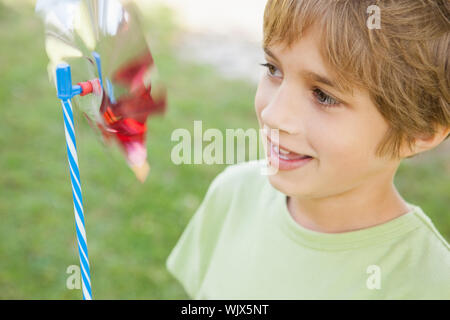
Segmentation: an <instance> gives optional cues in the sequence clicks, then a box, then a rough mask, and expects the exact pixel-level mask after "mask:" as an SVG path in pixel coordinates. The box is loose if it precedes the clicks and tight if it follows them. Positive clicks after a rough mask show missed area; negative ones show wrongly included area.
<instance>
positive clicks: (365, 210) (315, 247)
mask: <svg viewBox="0 0 450 320" xmlns="http://www.w3.org/2000/svg"><path fill="white" fill-rule="evenodd" d="M374 2H375V4H376V5H377V6H378V8H379V10H380V18H381V24H380V27H381V28H379V29H377V28H375V29H371V28H368V26H367V25H366V21H367V17H368V15H367V13H366V12H367V8H368V7H369V6H370V5H373V4H374ZM449 43H450V21H449V7H448V5H445V4H444V2H443V1H438V0H435V1H432V0H429V1H425V0H422V1H417V0H403V1H374V0H370V1H363V0H360V1H354V0H351V1H350V0H335V1H323V0H269V1H268V3H267V5H266V9H265V14H264V40H263V47H264V51H265V53H266V60H267V63H265V64H264V66H265V67H267V74H265V75H264V76H262V78H261V81H260V83H259V85H258V90H257V93H256V97H255V109H256V114H257V117H258V121H259V124H260V126H261V128H265V129H277V130H279V139H278V141H272V140H271V139H270V137H269V136H267V137H266V139H267V141H268V143H269V146H270V148H268V150H269V151H268V154H267V157H268V160H269V161H270V163H272V164H276V165H277V167H278V169H279V170H278V172H277V173H276V174H274V175H270V176H264V175H261V174H260V168H259V164H260V161H251V162H248V163H244V164H238V165H233V166H229V167H228V168H226V169H225V170H224V171H223V172H222V173H220V174H219V175H218V176H217V177H216V179H215V180H214V181H213V182H212V184H211V186H210V188H209V190H208V192H207V194H206V197H205V199H204V200H203V202H202V204H201V206H200V208H199V209H198V211H197V212H196V213H195V215H194V217H193V218H192V220H191V221H190V222H189V224H188V226H187V228H186V230H185V231H184V232H183V234H182V236H181V237H180V239H179V241H178V243H177V245H176V246H175V248H174V249H173V251H172V253H171V254H170V256H169V258H168V260H167V268H168V270H169V271H170V272H171V273H172V274H173V275H174V276H175V277H176V278H177V279H178V280H179V281H180V282H181V283H182V284H183V286H184V288H185V290H186V292H187V293H188V294H189V295H190V296H191V297H192V298H194V299H450V248H449V245H448V243H447V242H446V241H445V240H444V238H443V237H442V236H441V235H440V234H439V233H438V231H437V230H436V229H435V227H434V226H433V224H432V222H431V220H430V219H429V218H428V217H427V215H426V214H425V213H424V212H423V211H422V210H421V209H420V208H419V207H418V206H415V205H413V204H410V203H407V202H406V201H405V200H404V199H403V198H402V197H401V195H400V194H399V193H398V192H397V190H396V188H395V186H394V184H393V179H394V175H395V172H396V170H397V168H398V166H399V164H400V161H401V160H402V159H403V158H406V157H411V156H414V155H415V154H418V153H420V152H424V151H426V150H430V149H432V148H434V147H436V146H437V145H439V144H440V143H441V142H442V141H443V140H444V139H445V138H446V137H448V135H449V132H450V106H449V100H450V89H449V84H450V70H449V68H450V62H449V54H448V52H449ZM442 209H443V210H444V211H443V214H445V213H447V214H448V213H449V212H448V209H447V208H442Z"/></svg>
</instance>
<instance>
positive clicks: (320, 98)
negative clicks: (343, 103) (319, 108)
mask: <svg viewBox="0 0 450 320" xmlns="http://www.w3.org/2000/svg"><path fill="white" fill-rule="evenodd" d="M313 94H314V97H315V98H316V100H317V102H318V103H319V104H321V105H323V106H325V107H333V106H337V105H339V101H337V100H336V99H334V98H333V97H330V96H329V95H327V94H326V93H325V92H323V91H322V90H320V89H319V88H315V89H314V90H313Z"/></svg>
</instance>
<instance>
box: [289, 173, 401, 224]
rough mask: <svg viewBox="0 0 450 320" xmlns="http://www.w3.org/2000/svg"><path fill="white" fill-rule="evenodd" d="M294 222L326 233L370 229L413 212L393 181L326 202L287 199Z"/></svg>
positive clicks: (325, 199) (382, 181) (375, 183)
mask: <svg viewBox="0 0 450 320" xmlns="http://www.w3.org/2000/svg"><path fill="white" fill-rule="evenodd" d="M286 202H287V208H288V211H289V212H290V214H291V216H292V217H293V219H294V220H295V221H296V222H297V223H298V224H300V225H301V226H302V227H304V228H306V229H310V230H313V231H317V232H324V233H339V232H348V231H354V230H359V229H365V228H369V227H372V226H375V225H378V224H382V223H385V222H387V221H389V220H392V219H395V218H397V217H399V216H401V215H403V214H405V213H407V212H408V211H409V208H408V206H407V204H406V202H405V201H404V200H403V199H402V197H401V196H400V194H399V193H398V191H397V190H396V188H395V186H394V184H393V177H392V176H391V178H390V179H389V178H388V179H380V180H379V181H371V182H370V183H365V184H362V185H360V186H358V187H355V188H353V189H351V190H349V191H346V192H344V193H341V194H338V195H333V196H330V197H323V198H304V197H295V196H294V197H287V201H286Z"/></svg>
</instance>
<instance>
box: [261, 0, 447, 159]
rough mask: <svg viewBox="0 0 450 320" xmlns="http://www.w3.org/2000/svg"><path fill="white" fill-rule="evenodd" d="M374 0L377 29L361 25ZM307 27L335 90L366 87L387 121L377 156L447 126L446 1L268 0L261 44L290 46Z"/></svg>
mask: <svg viewBox="0 0 450 320" xmlns="http://www.w3.org/2000/svg"><path fill="white" fill-rule="evenodd" d="M374 4H375V5H377V6H378V7H379V8H380V18H381V19H380V20H381V24H380V26H381V28H380V29H369V28H368V27H367V25H366V22H367V19H368V18H369V14H368V13H367V10H368V7H369V6H370V5H374ZM312 25H315V26H318V29H317V30H320V34H318V35H317V36H318V37H320V40H321V53H322V56H323V59H324V60H325V61H326V63H327V65H328V66H329V67H330V71H331V72H332V73H333V76H334V77H335V78H336V80H337V82H338V85H339V86H340V89H342V90H343V91H344V92H351V87H353V86H355V87H359V88H364V89H367V90H368V91H369V93H370V96H371V99H372V101H373V102H374V103H375V105H376V106H377V108H378V110H379V111H380V113H381V114H382V115H383V117H384V118H385V119H386V120H387V122H388V123H389V130H388V132H387V134H386V136H385V137H384V139H383V140H382V141H381V143H380V145H379V146H378V148H377V155H378V156H384V155H390V156H391V157H396V158H398V157H399V156H400V154H399V153H400V147H401V145H402V144H403V143H406V144H407V146H409V147H410V148H411V147H412V145H413V142H414V138H416V137H419V136H422V137H423V136H431V135H434V134H435V132H436V128H437V126H438V125H441V126H443V127H444V128H447V127H450V105H449V101H450V89H449V87H450V63H449V52H450V50H449V49H450V48H449V45H450V4H449V2H448V1H447V0H391V1H388V0H386V1H383V0H380V1H376V0H332V1H324V0H268V2H267V4H266V8H265V12H264V39H263V47H264V48H267V47H269V46H271V45H277V44H281V45H286V46H287V47H289V46H291V45H292V44H293V43H294V42H295V41H296V40H298V39H299V38H300V37H301V35H302V33H304V32H305V30H306V29H307V28H308V27H310V26H312ZM447 138H448V137H447Z"/></svg>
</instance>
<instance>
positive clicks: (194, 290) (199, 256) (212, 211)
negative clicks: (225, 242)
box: [166, 169, 231, 299]
mask: <svg viewBox="0 0 450 320" xmlns="http://www.w3.org/2000/svg"><path fill="white" fill-rule="evenodd" d="M226 171H227V169H225V171H223V172H221V173H220V174H219V175H218V176H217V177H216V178H215V179H214V180H213V182H212V183H211V185H210V186H209V188H208V191H207V193H206V195H205V198H204V199H203V201H202V203H201V204H200V207H199V208H198V209H197V211H196V212H195V214H194V215H193V217H192V218H191V220H190V221H189V223H188V225H187V227H186V228H185V230H184V231H183V233H182V234H181V236H180V238H179V240H178V242H177V244H176V245H175V247H174V248H173V249H172V252H171V253H170V255H169V257H168V258H167V261H166V268H167V270H168V271H169V272H170V273H171V274H172V275H173V276H174V277H175V278H176V279H177V280H178V281H179V282H180V283H181V284H182V286H183V287H184V289H185V291H186V293H187V294H188V295H189V296H190V297H191V298H192V299H196V298H197V294H198V292H199V290H200V288H201V284H202V282H203V279H204V277H205V274H206V272H207V270H208V266H209V262H210V260H211V257H212V255H213V253H214V249H215V247H216V243H217V241H218V238H219V235H220V230H221V229H222V225H223V222H224V220H225V218H226V212H227V209H228V204H229V202H230V199H231V198H230V197H231V194H230V191H227V189H230V188H225V183H224V179H225V172H226Z"/></svg>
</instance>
